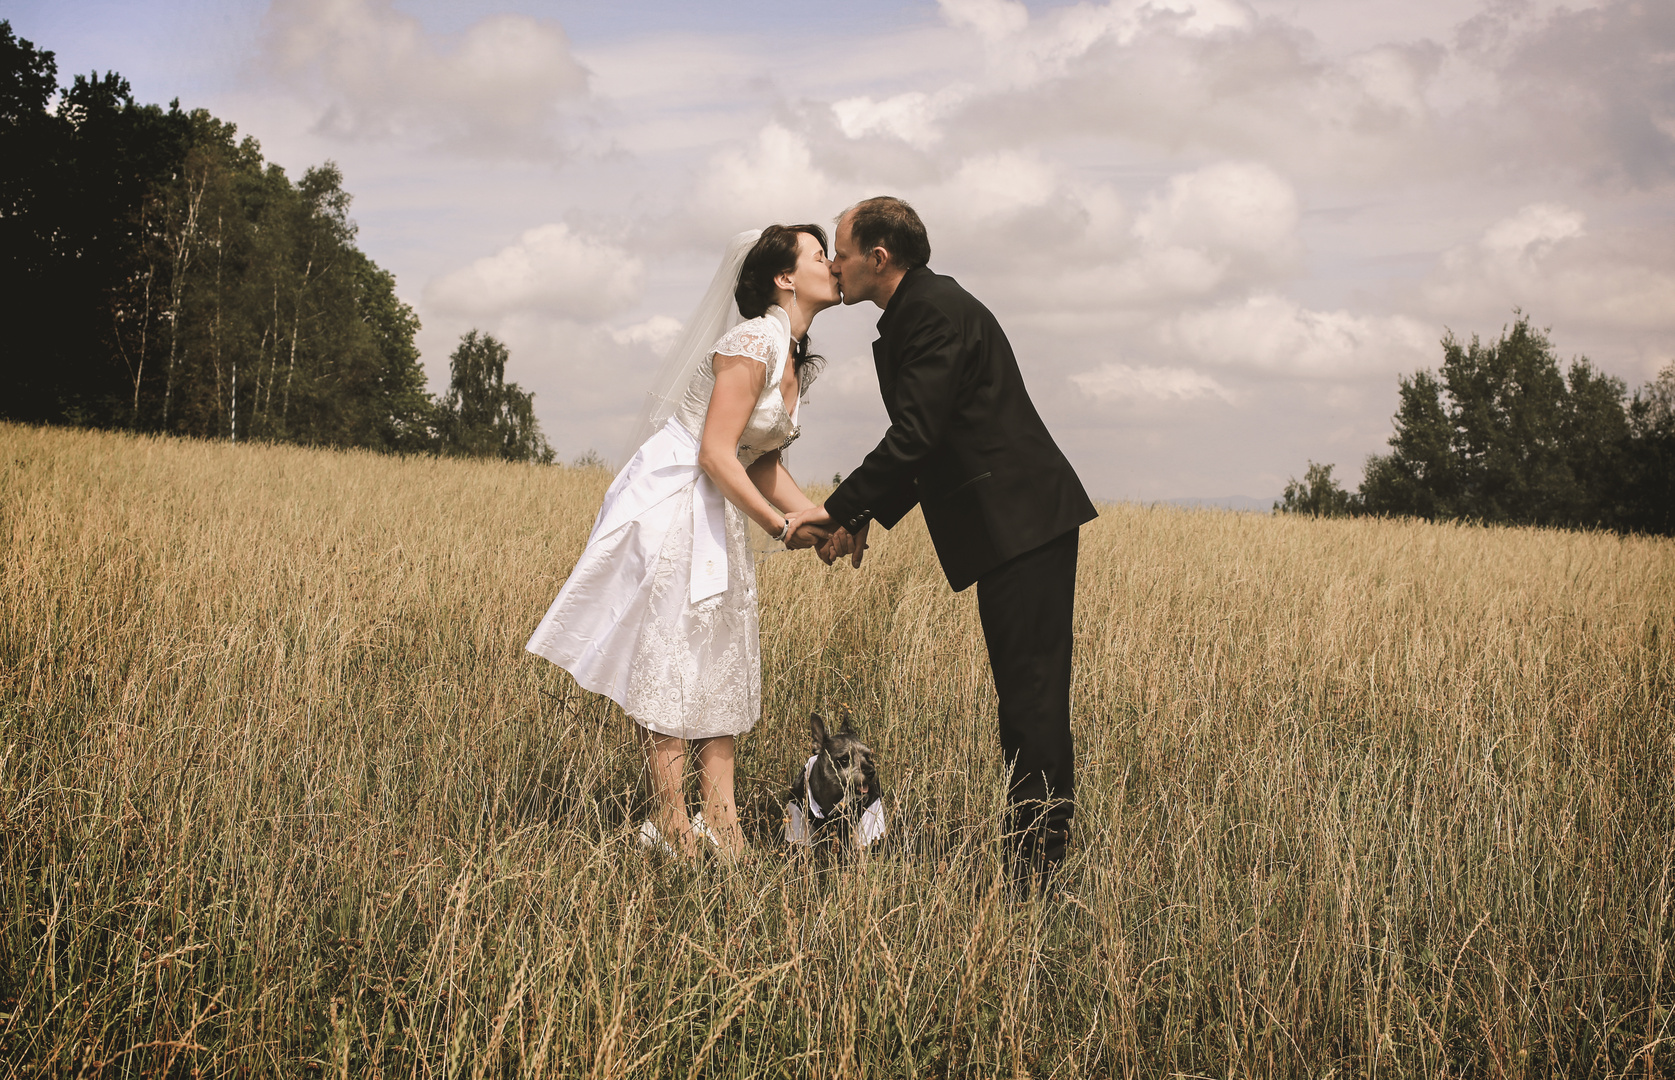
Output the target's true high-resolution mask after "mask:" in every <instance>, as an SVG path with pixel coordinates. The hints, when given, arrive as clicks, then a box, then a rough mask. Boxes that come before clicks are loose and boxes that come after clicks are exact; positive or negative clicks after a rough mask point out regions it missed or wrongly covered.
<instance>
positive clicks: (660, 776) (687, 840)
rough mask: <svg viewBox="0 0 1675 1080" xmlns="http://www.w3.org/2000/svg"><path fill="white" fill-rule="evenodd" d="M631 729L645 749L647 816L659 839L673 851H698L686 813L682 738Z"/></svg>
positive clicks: (684, 749)
mask: <svg viewBox="0 0 1675 1080" xmlns="http://www.w3.org/2000/svg"><path fill="white" fill-rule="evenodd" d="M634 730H635V731H636V732H637V733H638V734H639V736H640V745H641V746H642V747H643V748H644V749H645V752H646V772H647V773H648V774H650V776H651V800H652V810H651V819H652V822H653V823H654V824H656V826H657V831H658V832H660V833H662V834H663V839H664V840H665V841H667V842H668V844H669V845H670V846H671V847H673V848H674V849H675V850H676V851H679V852H681V853H682V854H684V855H686V856H688V857H691V856H693V855H696V854H697V853H698V838H697V837H696V836H694V835H693V833H692V819H691V818H689V817H687V816H686V752H687V748H686V740H685V739H677V738H676V737H675V736H673V735H662V734H659V733H658V732H655V731H647V730H646V729H645V728H643V727H641V726H640V725H638V724H635V725H634Z"/></svg>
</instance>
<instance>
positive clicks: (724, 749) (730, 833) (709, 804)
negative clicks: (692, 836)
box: [698, 735, 744, 855]
mask: <svg viewBox="0 0 1675 1080" xmlns="http://www.w3.org/2000/svg"><path fill="white" fill-rule="evenodd" d="M698 764H699V766H700V771H699V773H698V790H699V793H700V794H701V795H702V796H703V798H704V822H705V823H706V824H707V825H709V827H710V829H711V830H712V831H713V832H714V833H715V836H716V839H717V840H719V841H720V842H721V850H722V851H723V852H724V853H726V854H728V855H737V854H739V853H740V852H742V851H743V850H744V833H743V832H742V831H740V829H739V808H738V806H737V804H735V803H734V801H733V737H732V736H731V735H721V736H718V737H716V738H713V739H704V740H703V741H701V742H699V743H698Z"/></svg>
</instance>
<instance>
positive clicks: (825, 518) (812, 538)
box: [785, 506, 832, 565]
mask: <svg viewBox="0 0 1675 1080" xmlns="http://www.w3.org/2000/svg"><path fill="white" fill-rule="evenodd" d="M785 520H786V521H787V522H788V523H789V524H790V528H788V529H787V530H786V531H785V546H786V547H787V548H789V549H791V550H792V551H796V550H798V549H799V548H809V547H814V546H815V545H816V544H824V543H827V542H829V541H830V539H831V535H832V515H830V514H828V513H826V508H825V507H824V506H811V507H809V508H808V509H807V510H799V511H797V512H796V513H795V514H792V515H791V516H790V517H788V518H786V519H785ZM831 561H832V560H830V559H827V560H826V562H827V564H828V565H829V564H830V563H831Z"/></svg>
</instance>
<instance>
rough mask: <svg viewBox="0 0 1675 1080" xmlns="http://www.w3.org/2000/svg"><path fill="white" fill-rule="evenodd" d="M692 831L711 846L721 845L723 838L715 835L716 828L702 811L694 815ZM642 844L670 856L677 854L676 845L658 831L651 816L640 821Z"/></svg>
mask: <svg viewBox="0 0 1675 1080" xmlns="http://www.w3.org/2000/svg"><path fill="white" fill-rule="evenodd" d="M692 832H693V833H694V834H695V835H696V836H697V837H698V838H699V839H701V840H708V841H709V842H710V846H711V847H714V848H717V849H719V848H720V847H721V838H720V837H719V836H717V835H715V830H714V829H711V828H710V827H709V825H708V824H706V823H705V821H704V815H703V812H702V811H700V812H699V813H696V814H693V815H692ZM640 846H641V847H648V848H657V849H658V850H659V851H661V852H663V854H665V855H669V856H673V855H674V854H675V849H674V847H673V846H671V845H670V843H669V842H668V841H667V840H665V839H663V834H662V833H660V832H658V831H657V826H656V825H654V824H652V822H651V819H650V818H647V819H646V820H645V821H642V822H640Z"/></svg>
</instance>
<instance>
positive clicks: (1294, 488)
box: [1274, 461, 1358, 517]
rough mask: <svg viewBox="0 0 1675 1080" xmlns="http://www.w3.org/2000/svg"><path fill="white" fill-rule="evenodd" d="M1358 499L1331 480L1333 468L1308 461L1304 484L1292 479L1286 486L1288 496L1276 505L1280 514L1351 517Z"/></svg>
mask: <svg viewBox="0 0 1675 1080" xmlns="http://www.w3.org/2000/svg"><path fill="white" fill-rule="evenodd" d="M1357 501H1358V500H1357V497H1356V496H1355V495H1352V494H1350V493H1349V492H1347V491H1345V490H1344V489H1343V488H1342V487H1340V486H1339V485H1338V482H1337V481H1336V480H1334V479H1332V466H1330V465H1316V464H1315V463H1314V462H1312V461H1311V462H1309V467H1308V470H1307V471H1306V472H1305V473H1304V474H1303V482H1302V483H1298V482H1297V480H1296V478H1295V477H1293V478H1292V479H1291V480H1290V481H1289V482H1287V483H1286V485H1285V497H1284V498H1282V499H1281V500H1280V501H1279V502H1277V503H1275V504H1274V512H1275V513H1279V514H1308V515H1309V516H1311V517H1348V516H1349V515H1350V514H1352V513H1354V512H1355V510H1356V509H1357V506H1356V504H1357Z"/></svg>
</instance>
